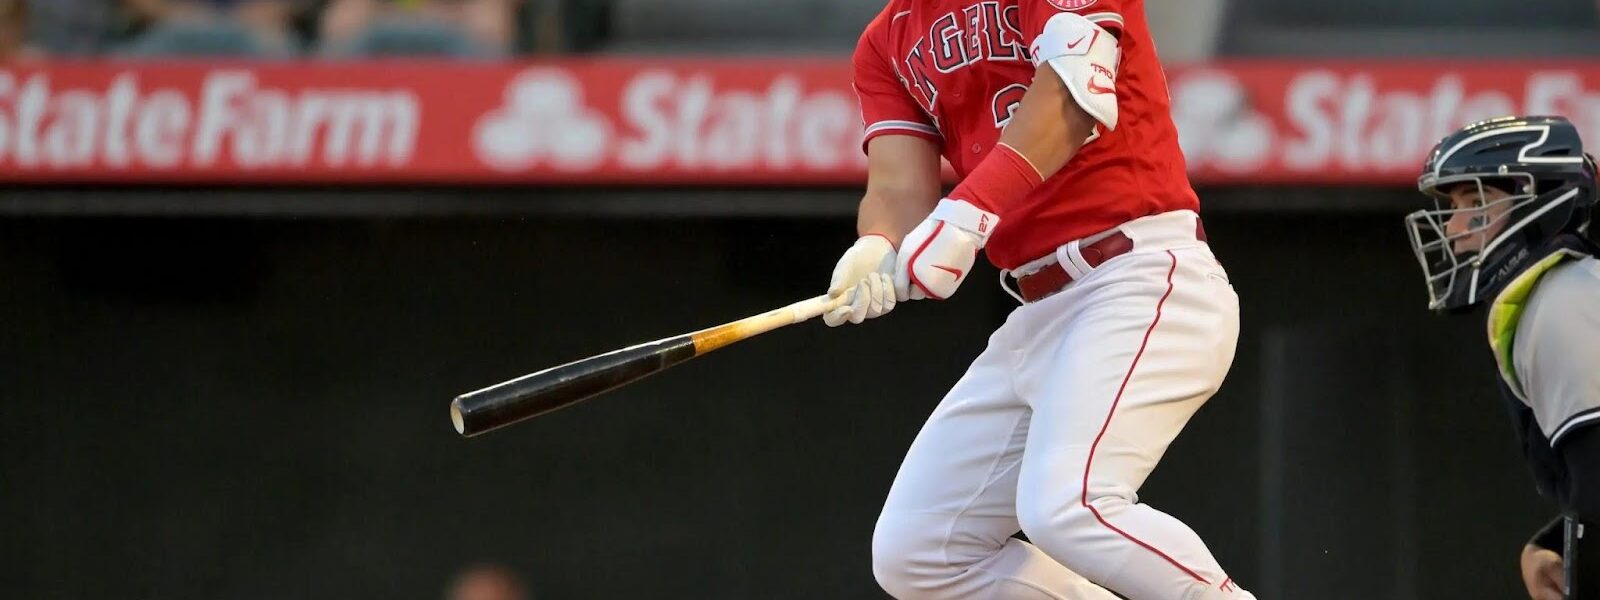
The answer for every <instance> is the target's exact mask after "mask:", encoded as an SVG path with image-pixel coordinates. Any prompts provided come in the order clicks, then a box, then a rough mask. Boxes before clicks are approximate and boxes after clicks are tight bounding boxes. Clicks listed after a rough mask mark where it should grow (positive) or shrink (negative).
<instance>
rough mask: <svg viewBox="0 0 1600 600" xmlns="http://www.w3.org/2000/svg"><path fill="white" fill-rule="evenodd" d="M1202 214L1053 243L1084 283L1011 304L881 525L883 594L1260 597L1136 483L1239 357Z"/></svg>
mask: <svg viewBox="0 0 1600 600" xmlns="http://www.w3.org/2000/svg"><path fill="white" fill-rule="evenodd" d="M1197 218H1198V217H1197V216H1196V215H1195V213H1193V212H1191V211H1177V212H1170V213H1165V214H1161V215H1156V216H1152V217H1146V218H1143V219H1138V220H1135V221H1131V222H1129V223H1127V224H1124V225H1123V226H1121V227H1119V229H1120V230H1121V231H1122V232H1123V233H1124V234H1126V235H1127V236H1128V237H1129V238H1131V239H1132V240H1133V242H1134V246H1133V250H1132V251H1131V252H1129V253H1127V254H1124V255H1122V256H1118V257H1115V258H1112V259H1110V260H1108V261H1106V262H1105V263H1104V264H1102V265H1100V266H1099V267H1098V268H1095V269H1093V270H1092V271H1088V272H1084V271H1083V270H1081V269H1078V267H1076V266H1069V265H1081V264H1082V263H1081V260H1080V261H1077V262H1074V261H1071V260H1070V259H1071V258H1072V257H1071V256H1070V254H1069V253H1072V252H1076V251H1077V250H1076V248H1077V247H1076V245H1068V246H1063V247H1062V248H1061V249H1060V250H1058V251H1057V253H1056V254H1057V256H1058V259H1060V262H1061V264H1062V265H1064V266H1068V268H1069V273H1071V274H1072V275H1074V277H1075V279H1076V281H1074V282H1073V283H1071V284H1068V285H1067V286H1066V287H1065V288H1064V289H1063V290H1062V291H1061V292H1059V293H1057V294H1055V295H1053V296H1050V297H1047V298H1044V299H1043V300H1040V301H1038V302H1035V303H1031V304H1026V305H1023V306H1022V307H1020V308H1018V309H1017V310H1016V311H1014V312H1012V313H1011V315H1010V316H1009V317H1008V318H1007V319H1006V322H1005V324H1004V325H1002V326H1001V327H1000V329H998V330H996V331H995V332H994V334H993V335H992V336H991V337H990V338H989V345H988V347H987V348H986V349H985V350H984V351H983V353H982V354H981V355H979V356H978V358H977V360H975V361H974V362H973V363H972V366H971V367H970V368H969V369H968V370H967V373H966V375H964V376H963V377H962V378H961V380H960V381H958V382H957V383H956V385H955V387H954V388H952V389H951V390H950V392H949V394H948V395H946V396H945V398H944V400H943V401H941V402H940V403H939V406H938V407H937V408H936V409H934V411H933V414H932V416H930V417H929V418H928V422H927V424H926V425H924V426H923V429H922V432H921V433H920V434H918V436H917V439H916V441H915V442H913V443H912V445H911V449H910V450H909V451H908V452H907V454H906V458H905V462H904V463H903V464H902V465H901V467H900V473H899V475H898V476H896V478H895V481H894V486H893V487H892V488H891V489H890V491H889V497H888V500H887V501H886V502H885V505H884V507H883V513H882V515H881V516H880V517H879V519H878V524H877V529H876V531H875V532H874V534H873V540H872V560H873V573H874V575H875V576H876V577H877V579H878V582H879V584H880V585H882V586H883V588H884V589H885V590H886V591H888V592H889V593H890V594H892V595H893V596H895V597H896V598H900V599H902V600H911V599H985V600H987V599H1001V598H1005V599H1027V600H1035V599H1047V598H1048V599H1056V600H1102V599H1104V600H1111V599H1114V598H1116V596H1113V595H1112V594H1111V593H1110V592H1108V591H1106V590H1108V589H1109V590H1114V591H1116V592H1117V593H1118V594H1121V595H1123V596H1125V597H1127V598H1129V599H1131V600H1253V599H1254V596H1252V595H1251V594H1250V593H1249V592H1246V591H1244V590H1242V589H1240V588H1239V587H1238V585H1237V584H1235V583H1234V582H1233V581H1232V580H1231V579H1230V578H1229V577H1228V575H1227V573H1226V572H1224V571H1223V570H1222V567H1221V566H1219V565H1218V564H1217V561H1216V559H1214V558H1212V556H1211V552H1210V551H1209V550H1207V549H1206V546H1205V543H1204V542H1202V541H1201V540H1200V538H1199V536H1197V535H1195V533H1194V532H1193V531H1192V530H1190V529H1189V528H1188V527H1187V526H1185V525H1184V524H1183V523H1181V522H1179V521H1178V520H1177V519H1174V518H1172V517H1171V516H1169V515H1167V514H1165V513H1162V512H1160V511H1158V510H1156V509H1154V508H1151V507H1150V506H1148V505H1145V504H1141V503H1139V501H1138V496H1137V492H1138V490H1139V487H1140V486H1141V485H1143V483H1144V480H1145V477H1147V476H1148V475H1149V474H1150V471H1151V470H1152V469H1154V468H1155V466H1156V463H1157V462H1159V461H1160V460H1161V455H1162V454H1163V453H1164V452H1166V449H1167V446H1168V445H1169V444H1170V443H1171V442H1172V440H1173V438H1175V437H1177V435H1178V432H1179V431H1181V430H1182V429H1183V426H1184V424H1185V423H1187V422H1188V421H1189V418H1190V417H1191V416H1192V415H1194V413H1195V411H1196V410H1197V409H1199V408H1200V405H1202V404H1204V403H1205V401H1206V399H1208V398H1210V397H1211V395H1212V393H1214V392H1215V391H1216V390H1217V388H1218V386H1220V385H1221V383H1222V379H1223V377H1224V376H1225V375H1226V374H1227V372H1228V367H1229V365H1230V364H1231V363H1232V362H1233V353H1234V344H1235V342H1236V340H1237V338H1238V334H1239V305H1238V297H1237V296H1236V295H1235V294H1234V291H1233V288H1232V286H1230V285H1229V284H1228V282H1227V275H1226V274H1225V273H1224V271H1223V269H1222V267H1221V265H1219V264H1218V263H1217V260H1216V258H1215V257H1214V256H1212V254H1211V251H1210V249H1209V248H1208V247H1207V246H1206V245H1205V243H1204V242H1201V241H1199V240H1198V239H1196V236H1195V225H1196V220H1197ZM1079 258H1080V259H1081V257H1079ZM1019 530H1020V531H1023V532H1024V533H1026V534H1027V536H1028V538H1029V539H1030V540H1032V543H1031V544H1030V543H1027V542H1023V541H1021V540H1018V539H1014V538H1012V537H1011V536H1012V534H1014V533H1016V532H1017V531H1019ZM1091 582H1093V583H1091Z"/></svg>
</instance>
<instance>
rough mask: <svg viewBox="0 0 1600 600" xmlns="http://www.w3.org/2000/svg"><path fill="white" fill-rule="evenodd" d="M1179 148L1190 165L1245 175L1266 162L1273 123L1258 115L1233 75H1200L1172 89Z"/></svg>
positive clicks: (1176, 84)
mask: <svg viewBox="0 0 1600 600" xmlns="http://www.w3.org/2000/svg"><path fill="white" fill-rule="evenodd" d="M1172 120H1173V122H1174V123H1175V124H1176V125H1177V126H1178V145H1179V146H1181V147H1182V148H1183V156H1184V159H1185V160H1187V161H1188V162H1189V164H1190V165H1191V166H1193V167H1198V166H1202V165H1203V166H1210V167H1215V168H1217V169H1219V170H1222V171H1227V172H1230V173H1242V172H1249V171H1252V170H1254V169H1257V168H1259V167H1260V166H1261V165H1262V163H1264V162H1266V159H1267V157H1268V156H1269V152H1270V151H1271V150H1272V143H1273V138H1274V137H1275V135H1274V132H1273V127H1272V120H1271V119H1269V118H1267V117H1266V116H1265V115H1263V114H1261V113H1260V112H1258V111H1256V110H1255V108H1254V107H1252V106H1251V104H1250V97H1249V95H1247V94H1246V93H1245V89H1244V86H1242V85H1240V84H1239V80H1238V79H1235V78H1234V77H1233V75H1230V74H1228V73H1224V72H1221V71H1201V72H1199V73H1194V74H1191V75H1188V76H1186V77H1183V78H1181V79H1179V80H1177V82H1176V83H1175V84H1174V85H1173V86H1172Z"/></svg>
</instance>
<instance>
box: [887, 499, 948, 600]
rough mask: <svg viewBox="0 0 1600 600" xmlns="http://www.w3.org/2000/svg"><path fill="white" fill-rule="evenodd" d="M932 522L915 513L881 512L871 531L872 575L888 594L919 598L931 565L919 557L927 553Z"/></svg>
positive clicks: (901, 597)
mask: <svg viewBox="0 0 1600 600" xmlns="http://www.w3.org/2000/svg"><path fill="white" fill-rule="evenodd" d="M933 525H934V524H932V523H928V522H926V521H925V520H924V519H920V518H918V517H917V516H916V515H898V514H890V513H884V514H883V515H882V516H880V517H879V518H878V526H877V528H876V529H874V530H873V532H872V576H873V578H875V579H877V580H878V586H879V587H882V588H883V591H885V592H888V593H889V595H890V596H894V597H895V598H900V599H902V600H904V599H906V598H918V597H920V596H918V595H917V593H918V592H919V590H918V588H919V587H922V586H923V585H925V584H924V583H923V582H922V581H919V580H922V579H927V577H928V572H929V569H930V568H932V565H929V564H926V563H925V562H924V561H923V560H922V557H923V556H925V555H926V553H927V552H928V549H927V547H928V545H929V540H928V539H927V538H928V535H929V533H930V530H932V529H934V526H933Z"/></svg>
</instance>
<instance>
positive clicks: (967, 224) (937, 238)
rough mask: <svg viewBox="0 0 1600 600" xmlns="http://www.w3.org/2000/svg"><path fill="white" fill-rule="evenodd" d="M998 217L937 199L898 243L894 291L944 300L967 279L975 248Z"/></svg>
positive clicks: (964, 204) (959, 202)
mask: <svg viewBox="0 0 1600 600" xmlns="http://www.w3.org/2000/svg"><path fill="white" fill-rule="evenodd" d="M999 224H1000V216H999V215H996V214H994V213H991V212H988V211H986V210H983V209H981V208H978V207H976V206H973V205H972V204H970V203H968V202H966V201H963V200H951V199H949V198H946V199H944V200H940V201H939V205H938V206H936V207H934V209H933V213H932V214H929V215H928V218H927V219H926V220H924V221H923V222H922V224H920V225H917V228H916V229H913V230H911V233H909V234H907V235H906V239H905V240H903V241H901V242H900V248H901V249H902V250H904V251H903V252H901V253H900V259H899V261H898V262H897V263H896V265H895V270H894V289H895V294H897V295H898V296H899V297H900V298H902V299H906V300H922V299H924V298H933V299H934V300H944V299H945V298H949V297H950V295H951V294H954V293H956V288H957V287H959V286H960V285H961V282H962V281H963V280H965V279H966V278H967V273H968V272H970V271H971V270H972V263H973V262H975V261H976V260H977V257H978V250H979V249H980V248H983V245H984V243H986V242H988V241H989V233H990V232H993V231H994V228H995V226H996V225H999Z"/></svg>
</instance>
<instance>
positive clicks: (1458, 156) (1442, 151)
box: [1406, 117, 1597, 311]
mask: <svg viewBox="0 0 1600 600" xmlns="http://www.w3.org/2000/svg"><path fill="white" fill-rule="evenodd" d="M1462 184H1467V185H1476V186H1478V190H1477V191H1478V193H1479V196H1478V197H1479V198H1485V196H1484V195H1483V194H1484V193H1485V190H1484V188H1486V187H1495V188H1499V189H1500V190H1501V191H1504V192H1506V193H1508V194H1510V196H1509V197H1506V198H1503V199H1500V200H1497V201H1494V202H1479V205H1478V206H1472V207H1460V208H1458V207H1455V206H1454V205H1453V204H1452V202H1451V200H1450V190H1451V189H1453V188H1455V187H1456V186H1458V185H1462ZM1417 188H1418V189H1420V190H1422V192H1423V193H1424V194H1427V195H1428V196H1430V197H1432V198H1433V199H1434V210H1420V211H1417V212H1414V213H1411V214H1410V215H1409V216H1407V217H1406V223H1407V225H1408V226H1409V227H1408V229H1409V232H1410V234H1411V247H1412V249H1413V250H1414V251H1415V252H1416V255H1417V261H1418V262H1419V263H1421V265H1422V272H1423V275H1424V277H1425V278H1426V279H1427V282H1428V307H1429V308H1431V309H1434V310H1437V311H1456V310H1460V309H1466V308H1470V307H1471V306H1473V305H1475V304H1477V303H1479V302H1481V301H1483V300H1484V299H1485V298H1486V297H1488V296H1491V295H1492V294H1493V293H1495V292H1496V291H1497V290H1498V289H1499V288H1500V286H1502V285H1504V284H1505V283H1506V282H1508V281H1510V280H1511V278H1513V277H1515V276H1516V275H1517V274H1518V273H1521V272H1522V271H1523V270H1524V269H1526V268H1527V267H1528V266H1529V265H1531V264H1533V262H1534V261H1537V260H1538V259H1540V258H1542V257H1540V256H1534V254H1535V250H1537V249H1539V248H1540V247H1542V246H1544V245H1545V244H1546V243H1547V242H1549V241H1550V240H1551V239H1552V238H1554V237H1555V236H1557V235H1560V234H1563V233H1569V232H1585V231H1586V230H1587V227H1588V223H1589V216H1590V210H1591V208H1592V207H1593V206H1594V204H1595V195H1596V191H1597V188H1596V185H1595V162H1594V158H1593V157H1591V156H1589V155H1588V154H1585V153H1584V151H1583V141H1582V140H1581V139H1579V137H1578V130H1577V128H1575V127H1573V126H1572V123H1571V122H1569V121H1567V120H1566V119H1565V118H1563V117H1502V118H1498V119H1490V120H1487V121H1480V122H1478V123H1473V124H1472V125H1468V126H1466V127H1465V128H1462V129H1460V130H1458V131H1456V132H1455V133H1452V134H1450V135H1448V136H1445V138H1444V139H1443V140H1442V141H1440V142H1439V144H1438V145H1437V146H1434V148H1433V152H1432V153H1430V154H1429V156H1428V162H1427V164H1425V165H1424V166H1423V168H1422V176H1421V177H1419V178H1418V179H1417ZM1458 217H1467V218H1470V221H1468V223H1469V225H1468V227H1467V229H1466V230H1465V231H1456V232H1451V231H1448V230H1447V226H1446V224H1447V223H1449V222H1450V220H1451V219H1452V218H1458ZM1473 236H1476V238H1475V239H1471V240H1468V238H1472V237H1473ZM1464 240H1466V241H1470V242H1473V243H1463V241H1464ZM1461 247H1470V248H1471V249H1470V250H1461V249H1459V248H1461Z"/></svg>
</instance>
